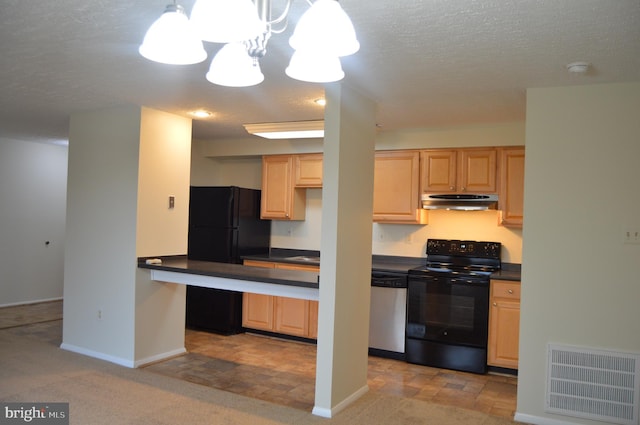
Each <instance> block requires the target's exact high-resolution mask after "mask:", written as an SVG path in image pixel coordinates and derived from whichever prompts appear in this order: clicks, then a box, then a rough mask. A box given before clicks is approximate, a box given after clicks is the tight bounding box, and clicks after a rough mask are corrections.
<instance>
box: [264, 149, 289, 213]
mask: <svg viewBox="0 0 640 425" xmlns="http://www.w3.org/2000/svg"><path fill="white" fill-rule="evenodd" d="M292 167H293V163H292V160H291V156H289V155H274V156H265V157H262V197H261V203H262V205H261V214H260V215H261V218H263V219H270V218H276V219H277V218H288V217H289V216H290V214H291V192H292V190H293V188H292V185H291V183H292V176H291V170H292Z"/></svg>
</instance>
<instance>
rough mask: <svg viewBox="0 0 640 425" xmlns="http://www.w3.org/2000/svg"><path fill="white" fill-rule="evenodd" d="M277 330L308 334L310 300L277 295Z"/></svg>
mask: <svg viewBox="0 0 640 425" xmlns="http://www.w3.org/2000/svg"><path fill="white" fill-rule="evenodd" d="M275 303H276V304H275V326H274V330H275V332H280V333H284V334H288V335H296V336H307V334H308V333H309V301H308V300H300V299H296V298H287V297H275Z"/></svg>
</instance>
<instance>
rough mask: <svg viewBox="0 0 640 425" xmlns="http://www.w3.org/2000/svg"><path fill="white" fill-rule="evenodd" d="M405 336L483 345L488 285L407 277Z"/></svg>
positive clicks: (486, 321)
mask: <svg viewBox="0 0 640 425" xmlns="http://www.w3.org/2000/svg"><path fill="white" fill-rule="evenodd" d="M407 307H408V308H407V336H408V337H412V338H420V339H425V340H433V341H440V342H450V343H456V344H468V345H474V346H486V344H487V333H488V331H487V328H488V318H489V287H488V285H486V286H485V285H468V284H451V283H449V282H447V281H446V279H415V280H414V279H410V280H409V287H408V291H407Z"/></svg>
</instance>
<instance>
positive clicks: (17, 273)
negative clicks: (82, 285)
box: [0, 139, 67, 306]
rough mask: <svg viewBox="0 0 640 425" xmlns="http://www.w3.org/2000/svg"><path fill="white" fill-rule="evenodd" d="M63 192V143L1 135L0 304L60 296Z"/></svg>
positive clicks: (63, 230)
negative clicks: (8, 137)
mask: <svg viewBox="0 0 640 425" xmlns="http://www.w3.org/2000/svg"><path fill="white" fill-rule="evenodd" d="M66 192H67V147H66V146H58V145H51V144H43V143H33V142H24V141H17V140H7V139H0V306H6V305H11V304H21V303H26V302H37V301H45V300H52V299H60V298H62V288H63V257H64V232H65V212H66ZM47 241H49V244H48V245H47V244H46V242H47Z"/></svg>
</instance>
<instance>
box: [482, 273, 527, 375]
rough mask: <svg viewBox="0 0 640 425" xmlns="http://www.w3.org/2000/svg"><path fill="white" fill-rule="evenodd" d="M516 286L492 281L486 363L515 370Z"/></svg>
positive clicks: (516, 366) (517, 284) (516, 359)
mask: <svg viewBox="0 0 640 425" xmlns="http://www.w3.org/2000/svg"><path fill="white" fill-rule="evenodd" d="M519 335H520V282H512V281H504V280H492V281H491V300H490V309H489V341H488V350H487V363H488V364H490V365H492V366H498V367H506V368H510V369H517V368H518V356H519V354H518V344H519Z"/></svg>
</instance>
